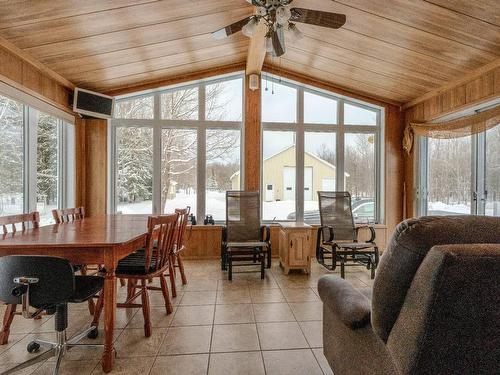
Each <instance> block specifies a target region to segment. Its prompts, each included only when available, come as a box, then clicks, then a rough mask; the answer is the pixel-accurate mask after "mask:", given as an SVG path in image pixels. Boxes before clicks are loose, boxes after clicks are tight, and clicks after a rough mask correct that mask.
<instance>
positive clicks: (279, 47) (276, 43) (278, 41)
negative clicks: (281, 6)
mask: <svg viewBox="0 0 500 375" xmlns="http://www.w3.org/2000/svg"><path fill="white" fill-rule="evenodd" d="M271 41H272V43H273V56H275V57H280V56H282V55H283V54H284V53H285V33H284V31H283V28H282V27H279V28H278V29H277V30H274V31H273V32H272V34H271Z"/></svg>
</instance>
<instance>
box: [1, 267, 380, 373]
mask: <svg viewBox="0 0 500 375" xmlns="http://www.w3.org/2000/svg"><path fill="white" fill-rule="evenodd" d="M186 272H187V277H188V280H189V283H188V284H187V285H185V286H181V285H180V281H179V282H178V296H177V298H175V300H174V312H173V313H172V314H171V315H166V313H165V308H164V304H163V297H162V295H161V293H156V292H151V294H150V301H151V305H152V307H151V314H152V324H153V327H154V329H153V334H152V336H151V337H149V338H145V337H144V331H143V318H142V312H141V311H140V310H139V309H126V310H125V309H118V312H117V322H116V327H115V328H116V329H115V347H116V350H117V359H116V365H115V369H114V370H113V372H112V374H124V375H125V374H126V375H135V374H137V375H147V374H150V375H153V374H154V375H160V374H166V375H177V374H179V375H184V374H193V375H195V374H204V375H205V374H210V375H218V374H221V375H222V374H232V375H235V374H252V375H253V374H256V375H257V374H268V375H275V374H287V375H294V374H297V375H302V374H308V375H313V374H332V372H331V370H330V368H329V366H328V363H327V362H326V359H325V357H324V356H323V349H322V346H323V343H322V315H323V314H322V303H321V300H320V298H319V296H318V292H317V288H316V285H317V282H318V279H319V278H320V277H321V276H323V275H324V274H327V273H329V272H328V271H327V270H326V269H324V268H323V267H321V266H320V265H318V264H317V263H314V264H313V267H312V272H311V275H305V274H302V273H291V274H289V275H284V274H283V272H282V270H281V268H280V267H279V265H278V263H277V261H274V262H273V267H272V268H271V269H270V270H267V272H266V278H265V279H264V280H261V279H260V277H259V276H260V274H259V273H236V274H235V275H234V279H233V281H231V282H230V281H228V280H227V275H226V274H225V273H224V272H222V271H221V270H220V267H219V262H218V261H216V260H214V261H188V262H186ZM331 273H332V274H334V275H337V277H338V276H339V273H338V272H331ZM346 279H347V280H348V281H349V282H351V283H352V284H353V285H354V286H355V287H357V288H361V287H366V286H370V285H371V283H372V281H371V280H370V276H369V273H368V272H367V271H366V269H365V268H363V267H351V268H349V269H348V270H347V272H346ZM125 292H126V290H125V288H119V292H118V295H119V297H123V296H124V294H125ZM4 309H5V308H4V307H3V306H1V307H0V313H2V316H3V312H4ZM69 321H70V327H69V334H70V335H71V334H73V333H76V332H78V331H79V330H81V329H83V328H85V327H86V326H87V325H88V324H89V322H90V321H91V317H90V315H89V313H88V310H87V305H86V304H79V305H72V306H71V307H70V314H69ZM53 324H54V323H53V318H52V317H44V318H43V319H42V320H39V321H34V320H25V319H23V318H21V317H16V318H15V320H14V323H13V326H12V329H11V332H12V333H11V338H10V341H9V343H8V344H7V345H3V346H0V372H1V371H3V370H6V369H8V368H10V367H13V366H14V365H15V364H17V363H20V362H22V361H24V360H26V359H28V358H30V357H31V356H33V355H32V354H28V353H27V352H26V344H27V343H28V342H29V341H30V340H32V339H33V338H34V337H40V338H46V339H47V338H48V339H51V338H52V337H53V336H54V333H53V331H54V326H53ZM100 340H102V335H100V336H99V338H98V339H97V341H100ZM86 341H91V340H86ZM100 354H101V353H100V349H83V348H77V349H73V350H72V351H70V352H69V353H68V355H67V356H66V357H65V360H64V362H63V365H62V368H61V372H60V373H61V374H63V375H64V374H80V375H87V374H100V373H101V367H100V363H99V359H100ZM51 362H52V361H48V362H46V363H43V364H39V365H35V366H33V367H31V368H29V369H26V370H25V371H23V372H20V374H23V375H28V374H51V370H52V363H51Z"/></svg>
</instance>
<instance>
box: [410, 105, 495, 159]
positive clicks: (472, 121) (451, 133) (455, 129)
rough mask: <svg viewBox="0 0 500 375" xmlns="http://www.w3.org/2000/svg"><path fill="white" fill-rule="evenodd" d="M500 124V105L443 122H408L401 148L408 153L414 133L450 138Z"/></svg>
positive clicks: (464, 135) (475, 132)
mask: <svg viewBox="0 0 500 375" xmlns="http://www.w3.org/2000/svg"><path fill="white" fill-rule="evenodd" d="M498 124H500V105H497V106H495V107H493V108H491V109H488V110H486V111H483V112H479V113H476V114H474V115H470V116H466V117H461V118H459V119H456V120H450V121H444V122H429V123H421V122H410V123H409V124H408V125H407V126H406V128H405V132H404V137H403V149H404V150H405V151H406V152H407V153H408V154H409V153H410V152H411V149H412V147H413V139H414V137H415V135H420V136H424V137H428V138H439V139H450V138H460V137H466V136H469V135H472V134H478V133H482V132H485V131H486V130H489V129H491V128H494V127H495V126H497V125H498Z"/></svg>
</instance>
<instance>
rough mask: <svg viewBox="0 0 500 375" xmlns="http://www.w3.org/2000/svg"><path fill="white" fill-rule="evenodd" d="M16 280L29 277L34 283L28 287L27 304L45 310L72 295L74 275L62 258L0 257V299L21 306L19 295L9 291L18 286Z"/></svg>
mask: <svg viewBox="0 0 500 375" xmlns="http://www.w3.org/2000/svg"><path fill="white" fill-rule="evenodd" d="M17 277H33V278H37V279H38V282H37V283H35V284H31V285H30V289H29V300H30V305H31V306H33V307H36V308H49V307H53V306H54V305H57V304H62V303H66V302H67V301H68V300H69V299H70V298H71V296H72V295H73V293H74V289H75V276H74V271H73V267H72V266H71V263H70V262H69V261H68V260H66V259H63V258H57V257H47V256H31V255H9V256H4V257H1V258H0V300H2V301H3V302H5V303H8V304H21V302H22V301H21V296H14V295H13V294H12V292H13V290H14V289H15V288H17V287H19V286H20V284H17V283H15V282H14V279H15V278H17Z"/></svg>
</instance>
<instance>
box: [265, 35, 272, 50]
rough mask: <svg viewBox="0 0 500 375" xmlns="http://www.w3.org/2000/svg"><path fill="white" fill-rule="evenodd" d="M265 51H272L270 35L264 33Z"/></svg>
mask: <svg viewBox="0 0 500 375" xmlns="http://www.w3.org/2000/svg"><path fill="white" fill-rule="evenodd" d="M266 52H268V53H273V52H274V48H273V40H272V39H271V35H266Z"/></svg>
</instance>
